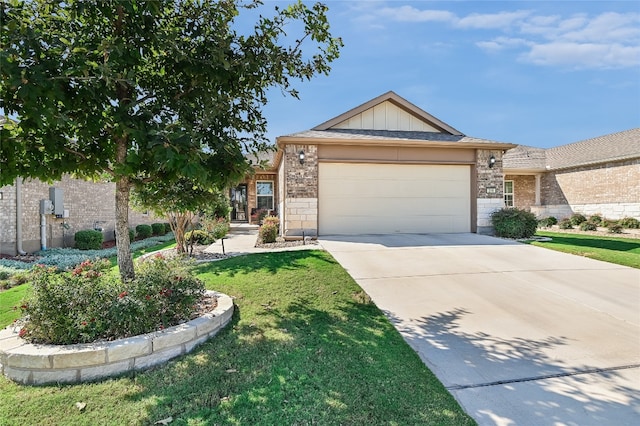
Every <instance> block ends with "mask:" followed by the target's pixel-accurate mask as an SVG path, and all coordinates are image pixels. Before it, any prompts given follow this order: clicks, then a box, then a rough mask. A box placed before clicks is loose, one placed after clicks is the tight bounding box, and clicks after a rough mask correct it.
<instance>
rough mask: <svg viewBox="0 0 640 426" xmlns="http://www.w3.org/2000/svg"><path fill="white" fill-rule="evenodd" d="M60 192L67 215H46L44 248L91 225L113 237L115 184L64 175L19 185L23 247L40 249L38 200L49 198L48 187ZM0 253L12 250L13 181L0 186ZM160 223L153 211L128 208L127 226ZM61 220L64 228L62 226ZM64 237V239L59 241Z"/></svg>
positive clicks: (69, 243) (69, 239) (59, 244)
mask: <svg viewBox="0 0 640 426" xmlns="http://www.w3.org/2000/svg"><path fill="white" fill-rule="evenodd" d="M50 187H56V188H60V189H62V190H63V192H64V209H65V210H69V217H68V218H66V219H58V218H56V217H55V216H53V215H47V216H46V218H47V226H46V232H47V247H63V246H68V247H70V246H73V244H74V234H75V233H76V232H77V231H80V230H84V229H93V228H94V224H95V225H97V226H99V227H101V228H102V229H103V234H104V236H105V241H110V240H113V231H114V229H115V184H114V183H111V182H90V181H85V180H80V179H72V178H70V177H68V176H65V177H63V179H62V180H61V181H56V182H53V183H52V184H48V183H44V182H41V181H39V180H26V181H24V182H23V184H22V237H23V243H22V244H23V249H24V250H25V251H27V252H33V251H37V250H39V249H40V200H43V199H49V188H50ZM0 191H2V192H3V200H2V201H0V203H1V204H0V206H1V209H0V225H1V226H0V253H5V254H15V253H16V242H15V241H16V198H15V197H16V195H15V194H16V189H15V184H14V185H11V186H5V187H2V188H0ZM154 222H164V219H162V218H157V217H155V216H154V215H153V214H143V213H141V212H137V211H134V210H133V209H130V210H129V225H130V226H131V227H135V226H136V225H139V224H142V223H146V224H151V223H154ZM63 223H64V224H66V225H67V226H68V229H65V228H64V227H63ZM63 236H64V240H63Z"/></svg>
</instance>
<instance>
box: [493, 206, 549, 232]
mask: <svg viewBox="0 0 640 426" xmlns="http://www.w3.org/2000/svg"><path fill="white" fill-rule="evenodd" d="M491 223H492V224H493V228H494V230H495V233H496V235H497V236H498V237H504V238H529V237H531V236H532V235H533V234H535V233H536V228H537V227H538V221H537V219H536V216H535V215H534V214H533V213H531V212H529V211H526V210H522V209H518V208H515V207H508V208H503V209H500V210H497V211H495V212H493V213H492V214H491Z"/></svg>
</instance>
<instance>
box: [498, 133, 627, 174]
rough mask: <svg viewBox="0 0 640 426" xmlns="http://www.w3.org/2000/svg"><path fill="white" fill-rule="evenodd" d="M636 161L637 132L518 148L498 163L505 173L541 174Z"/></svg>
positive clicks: (509, 152) (511, 150)
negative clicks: (556, 144) (542, 172)
mask: <svg viewBox="0 0 640 426" xmlns="http://www.w3.org/2000/svg"><path fill="white" fill-rule="evenodd" d="M634 158H640V128H635V129H630V130H625V131H623V132H618V133H612V134H609V135H604V136H598V137H596V138H592V139H586V140H583V141H579V142H574V143H570V144H567V145H561V146H557V147H554V148H549V149H543V148H534V147H530V146H524V145H518V146H517V147H516V148H513V149H510V150H509V151H507V153H506V154H505V155H504V157H503V159H502V165H503V168H504V169H505V170H506V171H507V172H511V171H513V172H518V171H544V170H557V169H566V168H570V167H579V166H587V165H592V164H601V163H607V162H611V161H623V160H629V159H634Z"/></svg>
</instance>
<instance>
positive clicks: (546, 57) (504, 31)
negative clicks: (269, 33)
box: [263, 0, 640, 147]
mask: <svg viewBox="0 0 640 426" xmlns="http://www.w3.org/2000/svg"><path fill="white" fill-rule="evenodd" d="M287 3H288V2H281V1H268V0H267V1H265V5H264V6H263V8H264V9H269V10H270V9H272V8H273V6H274V5H275V4H279V5H283V4H287ZM324 3H325V4H327V5H328V6H329V21H330V24H331V29H332V33H333V34H334V35H335V36H340V37H342V38H343V41H344V43H345V47H344V48H343V50H342V52H341V57H340V58H339V59H338V60H337V61H336V62H334V64H333V66H332V68H333V70H332V72H331V74H330V75H329V76H328V77H325V76H320V77H316V78H315V79H313V80H312V81H310V82H304V83H296V88H297V89H298V90H299V92H300V97H301V100H295V99H292V98H287V97H284V96H282V94H281V93H280V91H279V90H273V91H271V93H270V103H269V105H268V106H267V108H266V109H265V113H266V116H267V119H268V121H269V137H270V138H271V139H272V140H275V137H276V136H280V135H286V134H290V133H295V132H298V131H302V130H307V129H309V128H311V127H313V126H315V125H317V124H320V123H322V122H324V121H326V120H328V119H330V118H333V117H335V116H337V115H339V114H341V113H343V112H346V111H347V110H349V109H351V108H353V107H356V106H358V105H360V104H362V103H364V102H366V101H368V100H370V99H372V98H374V97H376V96H378V95H381V94H383V93H385V92H387V91H389V90H393V91H394V92H396V93H397V94H398V95H400V96H402V97H404V98H405V99H407V100H408V101H410V102H412V103H414V104H415V105H417V106H419V107H420V108H422V109H424V110H425V111H427V112H428V113H430V114H432V115H434V116H436V117H438V118H439V119H441V120H442V121H444V122H445V123H447V124H449V125H451V126H453V127H454V128H456V129H458V130H460V131H461V132H463V133H464V134H467V135H469V136H474V137H479V138H486V139H492V140H497V141H501V142H512V143H518V144H523V145H530V146H537V147H551V146H557V145H562V144H566V143H571V142H576V141H579V140H583V139H588V138H592V137H596V136H601V135H605V134H609V133H614V132H618V131H622V130H627V129H630V128H634V127H640V2H636V1H549V2H547V1H535V2H528V1H507V2H504V1H472V2H467V1H401V0H398V1H376V0H371V1H331V0H328V1H327V0H325V1H324Z"/></svg>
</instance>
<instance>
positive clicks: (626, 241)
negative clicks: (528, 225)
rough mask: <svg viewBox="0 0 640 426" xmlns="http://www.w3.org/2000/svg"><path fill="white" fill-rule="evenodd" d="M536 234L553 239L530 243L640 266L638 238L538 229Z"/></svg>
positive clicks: (639, 243) (621, 263)
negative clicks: (563, 232)
mask: <svg viewBox="0 0 640 426" xmlns="http://www.w3.org/2000/svg"><path fill="white" fill-rule="evenodd" d="M536 235H539V236H543V237H551V238H552V240H551V241H534V242H530V243H529V244H533V245H536V246H540V247H545V248H550V249H553V250H557V251H562V252H565V253H571V254H577V255H580V256H586V257H590V258H592V259H597V260H602V261H605V262H610V263H616V264H618V265H625V266H630V267H632V268H640V240H638V239H631V238H618V237H600V236H594V235H583V234H562V233H557V232H547V231H538V232H537V234H536Z"/></svg>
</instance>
